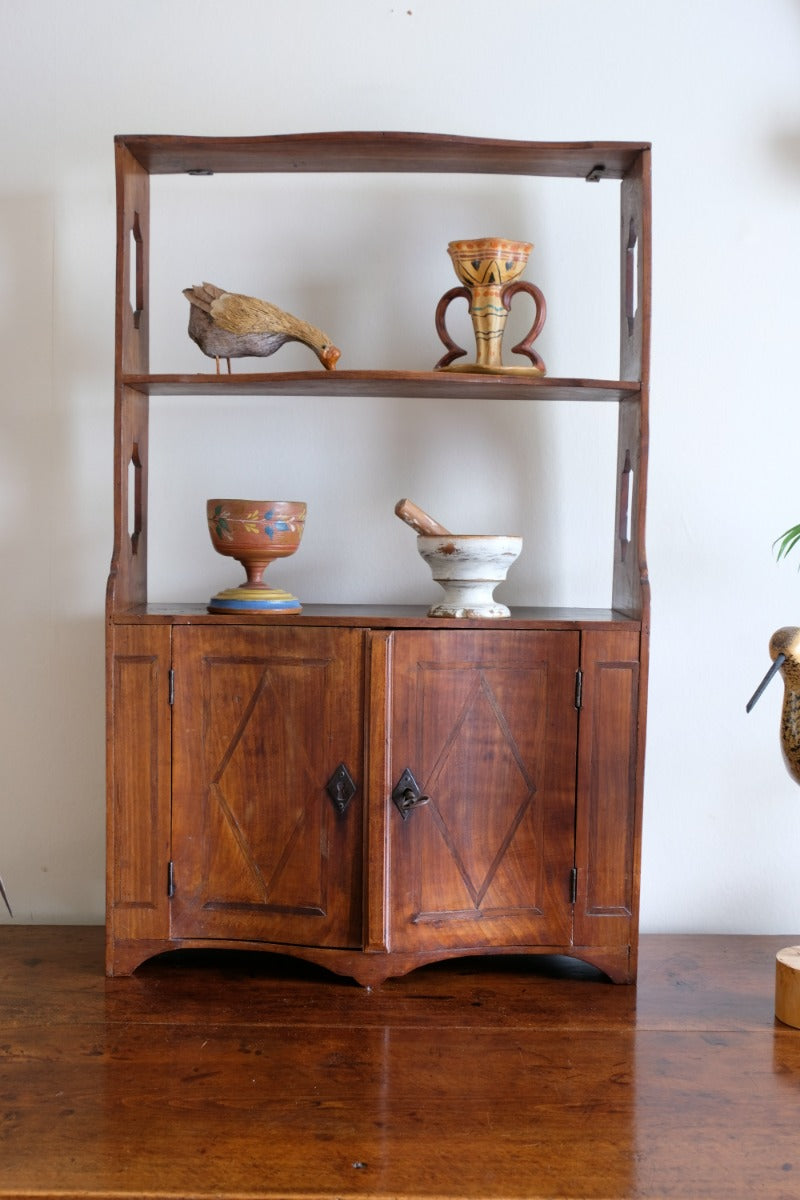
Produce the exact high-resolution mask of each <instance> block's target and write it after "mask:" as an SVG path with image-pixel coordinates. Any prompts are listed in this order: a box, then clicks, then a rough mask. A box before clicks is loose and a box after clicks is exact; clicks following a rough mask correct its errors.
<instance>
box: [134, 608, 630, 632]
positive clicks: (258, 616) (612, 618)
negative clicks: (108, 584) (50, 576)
mask: <svg viewBox="0 0 800 1200" xmlns="http://www.w3.org/2000/svg"><path fill="white" fill-rule="evenodd" d="M111 621H112V623H113V624H115V625H219V626H228V625H265V626H274V627H280V626H292V625H300V626H307V627H308V626H314V625H319V626H326V625H330V626H334V625H341V626H353V627H358V628H371V629H404V628H414V629H420V628H424V629H431V630H434V629H495V630H498V631H501V630H503V629H573V628H576V627H578V628H582V627H586V628H591V629H640V628H641V619H640V618H639V617H638V616H636V615H634V614H629V613H624V612H619V611H617V610H616V609H612V608H559V607H527V606H526V607H514V608H512V610H511V616H510V617H504V618H502V619H496V618H494V619H493V618H486V619H485V620H467V619H464V618H447V617H429V616H428V611H427V608H426V607H425V606H424V605H416V604H304V605H303V611H302V612H300V613H294V614H289V615H285V614H281V613H278V614H275V613H254V612H253V613H246V612H237V613H236V614H235V615H234V614H228V613H210V612H209V611H208V609H207V607H206V605H204V604H196V603H187V604H178V603H160V604H142V605H137V606H136V607H133V608H128V609H123V610H120V611H115V612H114V613H113V615H112V617H111Z"/></svg>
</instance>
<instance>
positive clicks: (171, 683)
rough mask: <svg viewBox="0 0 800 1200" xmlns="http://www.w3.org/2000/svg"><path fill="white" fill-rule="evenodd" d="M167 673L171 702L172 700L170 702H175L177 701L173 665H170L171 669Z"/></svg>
mask: <svg viewBox="0 0 800 1200" xmlns="http://www.w3.org/2000/svg"><path fill="white" fill-rule="evenodd" d="M167 675H168V677H169V702H170V704H174V703H175V672H174V671H173V669H172V667H170V669H169V671H168V672H167Z"/></svg>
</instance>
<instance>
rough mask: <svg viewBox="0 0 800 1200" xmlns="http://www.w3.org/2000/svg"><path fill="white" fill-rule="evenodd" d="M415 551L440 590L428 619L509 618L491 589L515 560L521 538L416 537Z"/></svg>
mask: <svg viewBox="0 0 800 1200" xmlns="http://www.w3.org/2000/svg"><path fill="white" fill-rule="evenodd" d="M417 549H418V550H419V552H420V554H421V555H422V557H423V558H424V559H425V562H426V563H427V564H428V566H429V567H430V569H431V574H432V575H433V578H434V579H435V580H436V582H437V583H438V584H440V585H441V587H442V588H443V589H444V598H443V599H442V600H441V601H440V602H439V603H438V604H434V605H433V607H432V608H430V609H428V616H429V617H509V616H511V610H510V609H509V608H508V607H507V606H506V605H505V604H498V602H497V601H496V600H495V599H494V589H495V588H496V587H497V585H498V584H499V583H502V582H503V580H504V579H505V577H506V575H507V573H508V569H509V567H510V566H511V565H512V563H514V562H515V561H516V559H517V558H519V554H520V551H521V550H522V538H521V537H516V536H510V535H505V534H481V533H459V534H455V533H451V534H448V535H447V536H446V537H442V536H435V537H432V536H420V537H418V538H417Z"/></svg>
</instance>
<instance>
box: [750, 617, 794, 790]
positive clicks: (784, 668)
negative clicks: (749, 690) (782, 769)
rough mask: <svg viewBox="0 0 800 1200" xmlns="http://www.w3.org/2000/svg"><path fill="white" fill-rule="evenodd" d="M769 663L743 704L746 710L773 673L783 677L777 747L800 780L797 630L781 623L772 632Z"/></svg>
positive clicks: (751, 706)
mask: <svg viewBox="0 0 800 1200" xmlns="http://www.w3.org/2000/svg"><path fill="white" fill-rule="evenodd" d="M769 655H770V658H771V659H772V666H771V667H770V669H769V670H768V671H767V673H766V675H765V676H764V678H763V679H762V680H761V683H760V684H759V685H758V687H757V688H756V690H755V692H754V694H753V696H752V697H751V698H750V700H749V701H748V704H747V711H748V712H750V711H751V709H752V708H753V706H754V704H755V703H756V701H757V700H758V699H759V697H760V696H761V694H762V693H763V691H764V689H765V688H766V686H767V684H768V683H769V682H770V680H771V679H772V677H773V675H775V674H777V672H778V671H780V673H781V674H782V676H783V709H782V711H781V750H782V751H783V761H784V763H785V764H786V769H787V771H788V772H789V774H790V775H791V777H792V779H793V780H794V781H795V783H800V629H798V628H797V627H796V626H794V625H785V626H784V627H783V628H782V629H778V630H776V631H775V633H773V635H772V637H771V638H770V641H769Z"/></svg>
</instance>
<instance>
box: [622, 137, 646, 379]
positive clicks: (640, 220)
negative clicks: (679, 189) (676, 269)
mask: <svg viewBox="0 0 800 1200" xmlns="http://www.w3.org/2000/svg"><path fill="white" fill-rule="evenodd" d="M651 240H652V221H651V207H650V151H649V150H642V151H641V153H640V154H639V155H638V157H637V159H636V163H635V165H634V166H633V167H632V168H631V170H630V171H629V172H628V173H627V174H626V175H625V178H624V179H623V181H622V194H621V206H620V265H621V288H620V297H621V308H622V311H621V314H620V315H621V322H620V325H621V329H620V379H632V380H640V381H641V383H642V385H643V387H645V388H646V387H647V386H648V383H649V379H650V285H651Z"/></svg>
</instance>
